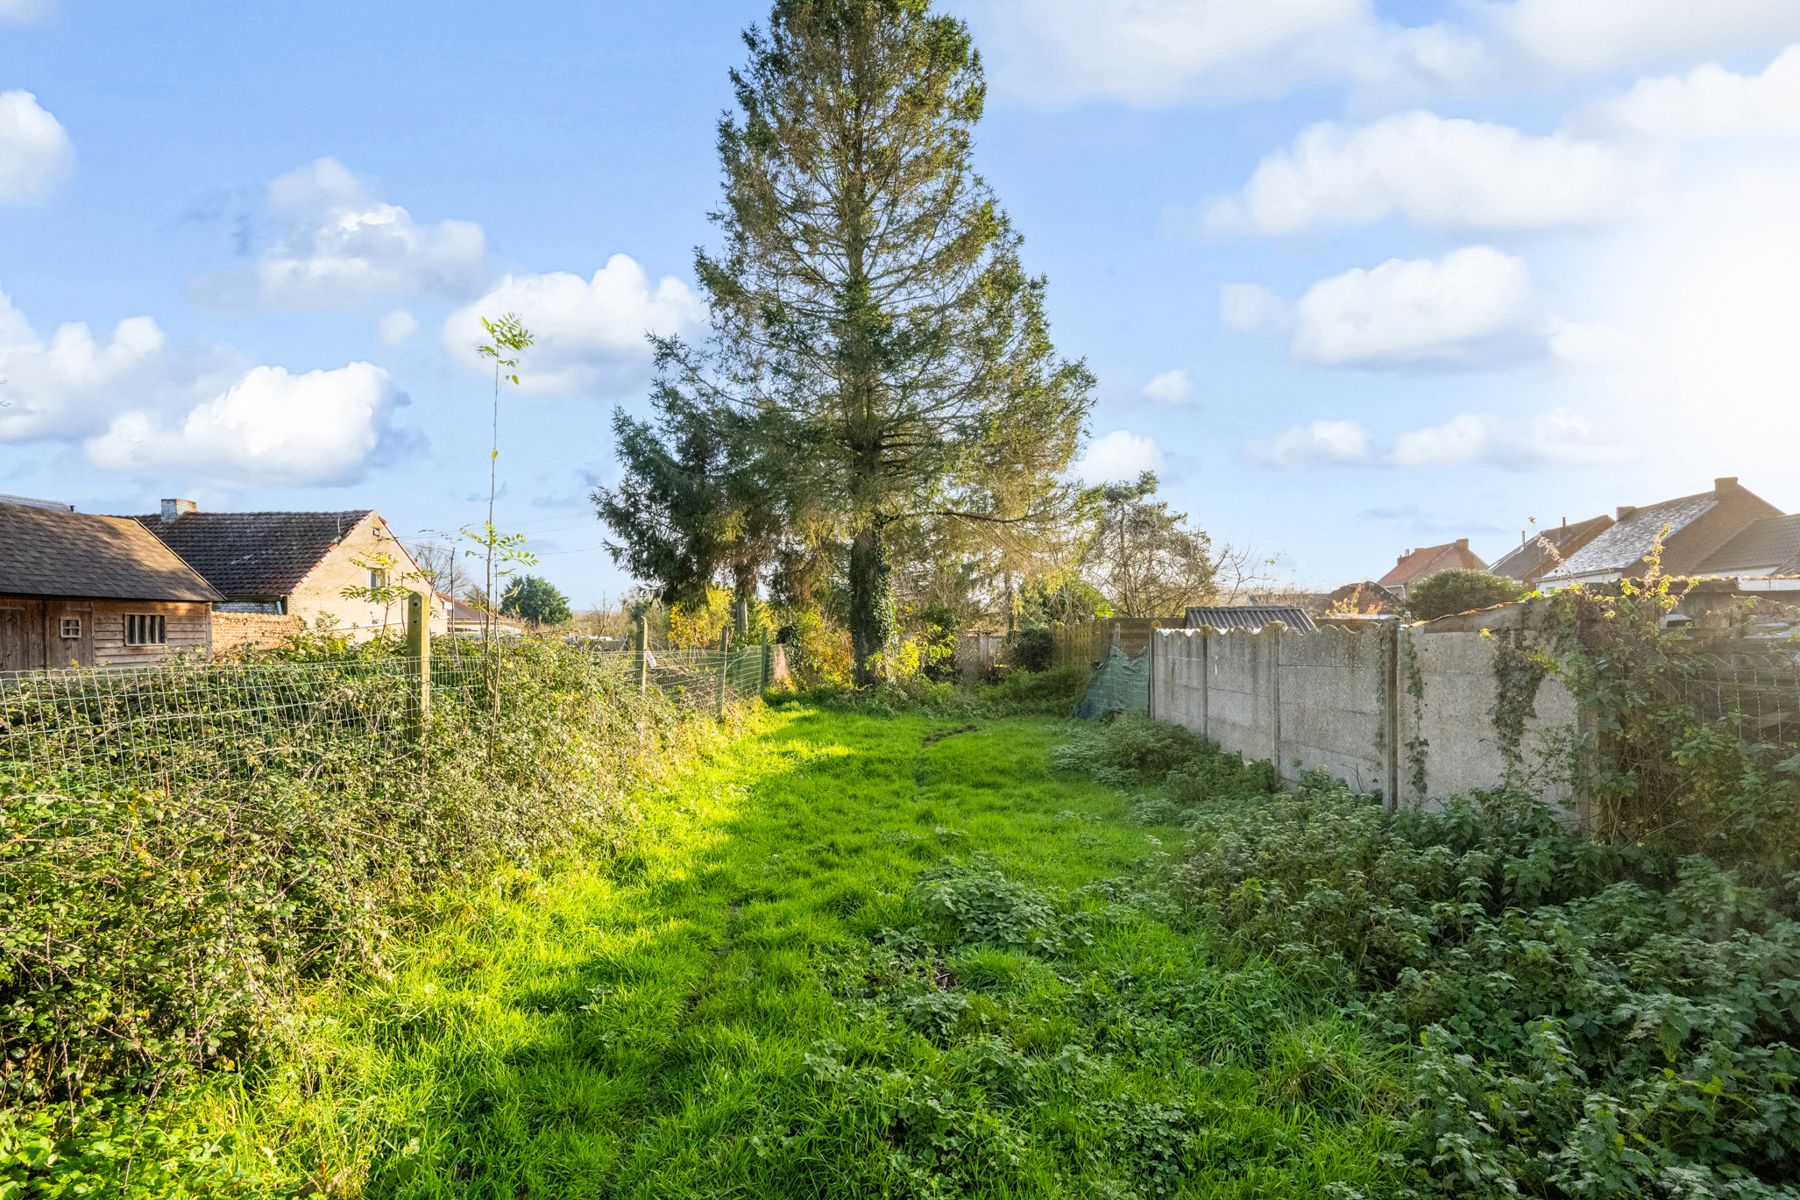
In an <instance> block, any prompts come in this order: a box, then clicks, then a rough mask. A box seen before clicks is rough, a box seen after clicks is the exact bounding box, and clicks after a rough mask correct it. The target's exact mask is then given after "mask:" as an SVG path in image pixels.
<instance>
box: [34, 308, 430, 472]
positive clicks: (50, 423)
mask: <svg viewBox="0 0 1800 1200" xmlns="http://www.w3.org/2000/svg"><path fill="white" fill-rule="evenodd" d="M0 379H4V380H5V385H4V386H3V387H0V444H4V443H21V442H63V443H80V444H83V445H84V446H85V448H86V452H87V458H88V461H89V462H90V463H92V464H93V465H94V466H96V467H99V468H102V469H105V470H111V471H126V472H132V473H140V474H142V473H149V472H163V471H169V472H174V471H179V472H181V473H182V474H183V475H184V476H189V477H193V478H196V479H199V480H203V481H212V482H216V483H223V484H270V485H273V484H310V483H333V482H341V481H344V480H347V479H350V478H354V477H355V476H356V474H357V473H358V471H359V470H360V468H361V466H362V464H363V463H364V462H365V461H366V460H367V458H368V456H369V455H370V454H371V453H372V452H373V451H374V450H375V448H376V446H377V443H378V442H379V440H380V439H381V437H382V436H383V435H384V434H385V433H386V431H387V429H388V417H389V414H390V412H391V411H392V409H393V408H394V407H396V406H397V405H398V404H400V403H402V400H403V398H402V397H401V395H400V393H399V390H398V389H397V388H396V387H395V386H394V385H393V383H392V382H391V381H390V380H389V379H388V376H387V373H386V372H384V371H382V370H381V369H380V368H378V367H373V366H370V365H369V364H368V363H351V364H349V365H348V366H345V367H340V368H338V369H336V370H331V371H311V372H308V373H306V374H303V375H290V374H289V373H288V372H287V371H285V370H283V369H282V368H280V367H267V366H252V365H251V364H250V363H249V362H247V361H246V360H245V359H244V357H243V356H242V355H240V354H238V353H236V352H235V351H232V350H230V349H227V348H225V347H222V346H211V345H200V346H183V345H172V344H171V343H170V342H169V340H168V338H167V336H166V335H165V334H164V333H163V331H162V329H161V327H159V326H158V325H157V323H156V322H155V321H154V320H152V319H151V318H149V317H127V318H126V319H125V320H123V321H120V322H119V323H118V325H117V326H115V327H114V329H113V330H112V332H111V333H110V334H109V335H104V336H96V335H95V334H94V332H93V331H92V330H91V329H89V327H88V326H87V325H85V324H82V323H80V322H68V323H66V324H64V325H61V326H59V327H58V328H57V329H55V330H54V331H53V332H51V333H48V334H45V333H40V332H38V331H37V330H36V329H34V328H33V327H32V325H31V323H30V322H29V321H28V320H26V318H25V315H24V314H23V313H21V312H20V311H19V310H18V308H17V307H15V306H14V305H13V303H12V301H11V300H10V299H8V298H7V297H6V296H5V295H3V294H0Z"/></svg>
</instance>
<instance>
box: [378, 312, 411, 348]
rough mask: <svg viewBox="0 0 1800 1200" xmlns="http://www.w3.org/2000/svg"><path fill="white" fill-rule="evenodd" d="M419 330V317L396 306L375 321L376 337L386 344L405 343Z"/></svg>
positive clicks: (397, 344)
mask: <svg viewBox="0 0 1800 1200" xmlns="http://www.w3.org/2000/svg"><path fill="white" fill-rule="evenodd" d="M417 332H419V319H418V318H417V317H415V316H413V315H412V314H411V313H410V312H408V311H406V310H405V309H404V308H396V309H395V310H394V311H393V312H390V313H387V314H385V315H384V316H383V317H382V318H381V320H379V321H377V322H375V338H376V340H377V341H379V342H380V343H381V344H382V345H384V346H399V345H404V344H405V343H406V342H407V341H409V340H410V339H411V338H412V335H413V334H415V333H417Z"/></svg>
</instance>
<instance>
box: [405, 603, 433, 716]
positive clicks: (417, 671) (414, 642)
mask: <svg viewBox="0 0 1800 1200" xmlns="http://www.w3.org/2000/svg"><path fill="white" fill-rule="evenodd" d="M406 656H407V659H408V660H409V662H410V665H411V666H412V669H413V672H414V676H413V681H412V682H413V719H414V722H415V730H414V731H415V733H423V732H424V729H425V719H426V718H427V717H428V716H430V715H431V597H430V596H427V595H426V594H425V593H424V592H409V593H408V594H407V598H406Z"/></svg>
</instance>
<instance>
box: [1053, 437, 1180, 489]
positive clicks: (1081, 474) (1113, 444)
mask: <svg viewBox="0 0 1800 1200" xmlns="http://www.w3.org/2000/svg"><path fill="white" fill-rule="evenodd" d="M1162 465H1163V456H1162V449H1161V448H1160V447H1158V446H1157V444H1156V442H1155V440H1154V439H1152V438H1147V437H1145V436H1144V435H1143V434H1141V433H1133V432H1131V431H1130V430H1129V429H1115V430H1113V431H1112V432H1111V433H1106V434H1102V435H1100V436H1099V437H1097V438H1095V439H1094V440H1093V441H1091V442H1089V443H1088V447H1087V450H1086V451H1085V452H1083V454H1082V456H1081V457H1080V459H1078V460H1077V461H1076V463H1075V468H1074V470H1075V476H1076V478H1078V479H1080V480H1081V481H1082V482H1083V483H1088V484H1101V483H1116V482H1118V481H1120V480H1126V479H1136V478H1137V477H1138V476H1139V475H1141V474H1142V473H1144V472H1145V471H1160V470H1162Z"/></svg>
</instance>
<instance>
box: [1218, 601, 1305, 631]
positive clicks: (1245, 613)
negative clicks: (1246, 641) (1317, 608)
mask: <svg viewBox="0 0 1800 1200" xmlns="http://www.w3.org/2000/svg"><path fill="white" fill-rule="evenodd" d="M1276 621H1280V622H1281V623H1282V624H1283V625H1286V626H1287V627H1288V628H1289V629H1298V630H1299V631H1301V632H1302V633H1313V632H1316V631H1317V629H1318V626H1317V625H1314V624H1313V619H1312V618H1311V617H1309V616H1307V615H1306V610H1305V609H1303V608H1300V607H1297V606H1295V605H1292V604H1190V605H1188V610H1187V627H1188V628H1189V629H1249V630H1253V631H1254V630H1257V629H1261V628H1262V627H1263V626H1264V625H1271V624H1273V623H1275V622H1276Z"/></svg>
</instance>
